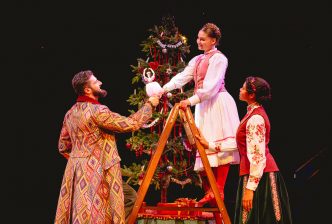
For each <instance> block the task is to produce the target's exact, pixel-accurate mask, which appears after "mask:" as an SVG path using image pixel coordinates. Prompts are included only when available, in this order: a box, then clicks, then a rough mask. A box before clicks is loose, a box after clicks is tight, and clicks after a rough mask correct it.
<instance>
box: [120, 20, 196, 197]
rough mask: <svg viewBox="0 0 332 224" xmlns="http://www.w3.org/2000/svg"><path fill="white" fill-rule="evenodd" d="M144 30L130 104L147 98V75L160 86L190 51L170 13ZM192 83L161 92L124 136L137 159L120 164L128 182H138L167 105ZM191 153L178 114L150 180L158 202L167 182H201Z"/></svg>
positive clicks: (178, 69) (134, 67)
mask: <svg viewBox="0 0 332 224" xmlns="http://www.w3.org/2000/svg"><path fill="white" fill-rule="evenodd" d="M148 31H149V33H150V35H149V36H148V38H147V39H146V40H144V41H142V43H141V47H142V52H143V53H145V56H146V58H145V59H143V58H138V59H137V65H131V68H132V72H133V73H134V76H133V78H132V85H133V86H134V91H133V94H131V95H130V96H129V99H128V102H129V104H130V105H131V106H134V107H138V108H139V107H141V106H142V104H143V103H144V101H145V99H146V98H147V95H146V91H145V89H144V88H145V84H147V77H154V80H153V81H155V82H158V83H159V84H160V86H163V85H164V84H166V83H167V82H168V81H169V80H170V79H171V78H172V77H173V76H174V75H176V74H177V73H178V72H181V71H182V70H183V69H184V68H185V66H186V62H185V60H184V59H185V58H186V55H187V54H189V53H190V51H189V48H190V45H188V43H187V38H186V37H185V36H184V35H182V34H181V32H180V31H179V30H178V28H177V27H176V25H175V20H174V17H173V16H169V15H168V16H165V17H163V18H162V22H161V25H155V26H154V27H153V28H151V29H149V30H148ZM150 81H151V80H150ZM193 86H194V84H193V83H188V84H187V85H186V89H184V88H183V89H180V90H173V91H172V92H170V93H167V94H164V95H163V96H162V97H161V99H160V103H159V105H158V106H157V108H156V110H155V112H154V114H153V116H152V120H151V122H150V123H148V124H146V125H145V126H144V127H143V129H141V130H139V131H136V132H133V133H132V136H131V137H130V138H129V139H127V140H126V143H127V144H126V146H127V148H129V149H130V150H132V151H134V152H135V153H136V157H137V160H138V161H139V162H137V163H133V164H131V165H130V166H124V168H122V174H123V176H127V177H128V180H127V182H128V183H130V184H133V185H137V184H140V182H141V181H142V179H143V177H144V172H145V171H146V169H147V166H148V162H149V160H150V158H151V155H152V154H153V153H154V151H155V149H156V145H157V142H158V140H159V137H160V135H161V132H162V130H163V128H164V125H165V122H166V119H167V117H168V115H169V112H170V110H171V108H172V107H173V105H174V104H175V103H177V102H179V101H180V100H182V99H186V98H188V97H189V96H191V95H192V92H193ZM133 111H134V110H133ZM133 111H132V112H133ZM195 156H196V151H195V148H194V147H193V145H192V144H190V141H189V139H188V137H187V136H186V132H185V130H184V128H183V125H182V124H181V120H180V119H179V118H178V120H177V121H176V123H175V125H174V127H173V130H172V133H171V134H170V136H169V138H168V141H167V144H166V146H165V148H164V151H163V155H162V157H161V159H160V161H159V164H158V167H157V170H156V172H155V174H154V177H153V178H152V181H151V184H153V185H154V186H155V190H160V191H161V202H167V188H168V186H169V184H170V182H174V183H177V184H179V185H181V187H182V188H183V187H184V186H185V185H186V184H195V185H200V184H201V179H200V177H199V175H198V173H196V172H195V171H194V170H193V166H194V162H195Z"/></svg>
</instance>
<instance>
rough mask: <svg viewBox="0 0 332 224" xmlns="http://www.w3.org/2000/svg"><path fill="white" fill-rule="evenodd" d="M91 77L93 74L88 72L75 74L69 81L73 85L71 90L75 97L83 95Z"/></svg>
mask: <svg viewBox="0 0 332 224" xmlns="http://www.w3.org/2000/svg"><path fill="white" fill-rule="evenodd" d="M92 75H93V72H92V71H90V70H86V71H81V72H79V73H77V74H75V76H74V78H73V79H72V81H71V84H72V85H73V88H74V90H75V92H76V94H77V95H79V96H82V95H84V87H85V85H86V84H87V82H88V80H89V79H90V77H91V76H92Z"/></svg>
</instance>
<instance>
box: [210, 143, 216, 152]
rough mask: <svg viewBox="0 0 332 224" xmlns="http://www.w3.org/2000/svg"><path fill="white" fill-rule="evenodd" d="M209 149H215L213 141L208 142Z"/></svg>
mask: <svg viewBox="0 0 332 224" xmlns="http://www.w3.org/2000/svg"><path fill="white" fill-rule="evenodd" d="M209 149H210V150H213V151H216V144H215V143H214V142H209Z"/></svg>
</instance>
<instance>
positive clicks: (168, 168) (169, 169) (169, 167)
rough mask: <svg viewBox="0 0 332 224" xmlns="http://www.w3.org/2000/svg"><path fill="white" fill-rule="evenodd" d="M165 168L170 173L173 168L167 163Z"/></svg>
mask: <svg viewBox="0 0 332 224" xmlns="http://www.w3.org/2000/svg"><path fill="white" fill-rule="evenodd" d="M166 169H167V171H168V172H170V173H171V172H172V170H173V167H172V166H171V165H168V166H167V167H166Z"/></svg>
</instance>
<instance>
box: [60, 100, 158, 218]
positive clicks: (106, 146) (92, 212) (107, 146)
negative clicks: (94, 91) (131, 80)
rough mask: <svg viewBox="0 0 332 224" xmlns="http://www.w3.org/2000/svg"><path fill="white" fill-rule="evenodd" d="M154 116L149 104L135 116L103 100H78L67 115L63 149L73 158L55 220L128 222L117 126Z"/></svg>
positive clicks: (125, 128)
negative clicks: (116, 108) (111, 109)
mask: <svg viewBox="0 0 332 224" xmlns="http://www.w3.org/2000/svg"><path fill="white" fill-rule="evenodd" d="M151 116H152V106H151V104H149V103H145V104H144V106H143V107H142V108H141V109H140V110H139V111H137V112H136V113H135V114H133V115H131V116H130V117H124V116H121V115H119V114H117V113H114V112H112V111H110V110H109V109H108V107H107V106H104V105H100V104H99V103H98V101H96V102H93V100H92V101H90V102H77V103H76V104H75V105H74V106H73V107H72V108H71V109H70V110H69V111H68V112H67V113H66V115H65V118H64V121H63V127H62V130H61V134H60V139H59V151H60V153H61V154H63V155H64V156H65V157H66V158H68V162H67V166H66V169H65V173H64V176H63V180H62V184H61V189H60V196H59V200H58V206H57V211H56V217H55V223H59V224H60V223H61V224H67V223H75V224H82V223H100V224H105V223H120V224H123V223H125V212H124V198H123V189H122V175H121V168H120V160H121V159H120V157H119V154H118V151H117V147H116V142H115V136H114V133H115V132H131V131H136V130H138V129H139V128H140V127H141V126H142V125H143V124H144V123H146V122H147V121H148V119H149V118H151Z"/></svg>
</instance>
